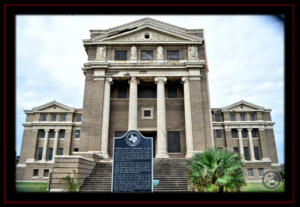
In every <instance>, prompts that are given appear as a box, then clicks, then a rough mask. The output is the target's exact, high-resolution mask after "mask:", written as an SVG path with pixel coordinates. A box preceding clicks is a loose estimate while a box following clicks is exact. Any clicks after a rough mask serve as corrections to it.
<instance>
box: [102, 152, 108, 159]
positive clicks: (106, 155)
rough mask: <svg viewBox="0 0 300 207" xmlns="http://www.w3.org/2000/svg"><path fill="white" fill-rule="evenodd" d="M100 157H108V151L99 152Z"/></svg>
mask: <svg viewBox="0 0 300 207" xmlns="http://www.w3.org/2000/svg"><path fill="white" fill-rule="evenodd" d="M100 156H101V157H103V158H104V159H105V158H109V155H108V153H101V155H100Z"/></svg>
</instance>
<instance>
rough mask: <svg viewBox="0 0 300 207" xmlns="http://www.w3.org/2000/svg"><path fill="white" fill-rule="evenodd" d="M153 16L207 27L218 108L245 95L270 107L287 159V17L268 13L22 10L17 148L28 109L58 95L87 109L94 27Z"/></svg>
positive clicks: (213, 104) (214, 99)
mask: <svg viewBox="0 0 300 207" xmlns="http://www.w3.org/2000/svg"><path fill="white" fill-rule="evenodd" d="M144 17H151V18H153V19H157V20H160V21H164V22H166V23H170V24H174V25H176V26H179V27H184V28H187V29H200V28H202V29H204V39H205V43H206V54H207V61H208V68H209V90H210V101H211V107H212V108H220V107H224V106H227V105H230V104H233V103H235V102H238V101H240V100H245V101H248V102H251V103H254V104H256V105H259V106H263V107H265V108H268V109H272V112H271V116H272V120H273V121H274V122H275V125H274V133H275V139H276V147H277V153H278V158H279V163H284V24H283V22H281V21H280V20H279V19H278V18H276V17H274V16H268V15H226V16H222V15H177V16H172V15H165V16H157V15H148V16H145V15H119V16H117V15H98V16H93V15H81V16H80V15H41V16H39V15H18V16H17V17H16V22H17V24H16V37H17V38H16V43H17V46H16V56H17V57H16V60H17V61H16V63H17V68H16V70H17V73H16V76H17V77H16V80H17V87H16V94H17V103H16V110H17V111H16V112H17V113H16V151H17V155H19V154H20V148H21V143H22V136H23V130H24V129H23V126H22V123H24V122H25V118H26V116H25V114H24V111H23V110H25V109H26V110H29V109H32V108H33V107H37V106H40V105H43V104H45V103H48V102H50V101H53V100H56V101H58V102H61V103H63V104H65V105H67V106H70V107H75V108H82V104H83V91H84V78H85V76H84V74H83V72H82V67H83V64H84V63H85V62H87V54H86V52H85V50H84V47H83V43H82V40H83V39H89V30H90V29H108V28H112V27H115V26H119V25H121V24H125V23H128V22H131V21H135V20H138V19H140V18H144Z"/></svg>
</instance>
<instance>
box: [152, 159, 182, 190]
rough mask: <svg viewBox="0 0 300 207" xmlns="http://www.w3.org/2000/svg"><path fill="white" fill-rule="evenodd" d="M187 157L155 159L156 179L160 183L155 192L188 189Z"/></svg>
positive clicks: (154, 170)
mask: <svg viewBox="0 0 300 207" xmlns="http://www.w3.org/2000/svg"><path fill="white" fill-rule="evenodd" d="M186 161H187V160H186V159H155V160H154V165H153V173H154V179H155V180H159V184H158V185H157V186H156V187H154V192H176V191H188V178H187V174H188V168H187V167H186V166H185V164H186Z"/></svg>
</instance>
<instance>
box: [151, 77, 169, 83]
mask: <svg viewBox="0 0 300 207" xmlns="http://www.w3.org/2000/svg"><path fill="white" fill-rule="evenodd" d="M154 81H155V83H160V82H162V83H166V82H167V78H166V77H155V78H154Z"/></svg>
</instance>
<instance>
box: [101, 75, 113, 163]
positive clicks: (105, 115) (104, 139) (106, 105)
mask: <svg viewBox="0 0 300 207" xmlns="http://www.w3.org/2000/svg"><path fill="white" fill-rule="evenodd" d="M111 83H112V78H106V79H105V83H104V97H103V99H104V100H103V112H102V133H101V144H100V149H101V155H102V156H103V157H104V158H108V157H109V156H108V132H109V111H110V84H111Z"/></svg>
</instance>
